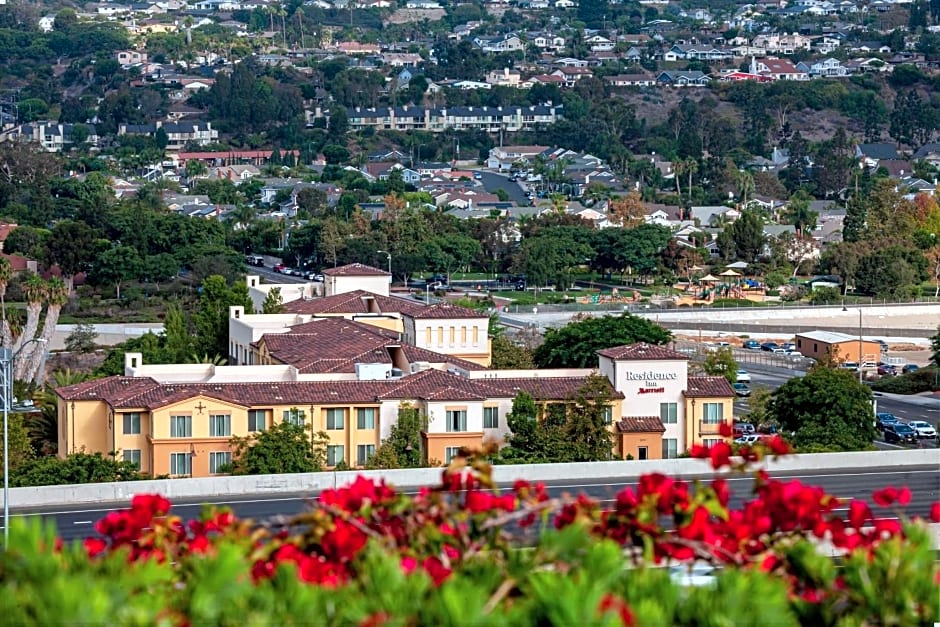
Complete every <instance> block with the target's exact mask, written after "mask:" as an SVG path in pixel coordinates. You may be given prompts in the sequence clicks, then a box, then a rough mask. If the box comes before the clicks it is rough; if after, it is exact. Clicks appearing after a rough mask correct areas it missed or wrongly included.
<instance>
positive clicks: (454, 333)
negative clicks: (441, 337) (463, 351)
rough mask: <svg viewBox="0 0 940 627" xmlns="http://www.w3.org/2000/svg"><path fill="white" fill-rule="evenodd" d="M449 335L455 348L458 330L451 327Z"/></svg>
mask: <svg viewBox="0 0 940 627" xmlns="http://www.w3.org/2000/svg"><path fill="white" fill-rule="evenodd" d="M448 335H449V336H450V345H451V346H453V345H454V340H455V339H456V336H457V330H456V329H455V328H454V327H450V333H449V334H448Z"/></svg>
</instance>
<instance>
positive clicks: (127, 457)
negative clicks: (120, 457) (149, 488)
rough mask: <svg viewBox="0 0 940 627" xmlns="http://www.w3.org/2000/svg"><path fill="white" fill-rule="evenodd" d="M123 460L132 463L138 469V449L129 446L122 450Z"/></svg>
mask: <svg viewBox="0 0 940 627" xmlns="http://www.w3.org/2000/svg"><path fill="white" fill-rule="evenodd" d="M124 461H126V462H130V463H132V464H134V465H135V466H137V469H138V470H140V449H139V448H129V449H127V450H126V451H124Z"/></svg>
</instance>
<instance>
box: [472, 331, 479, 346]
mask: <svg viewBox="0 0 940 627" xmlns="http://www.w3.org/2000/svg"><path fill="white" fill-rule="evenodd" d="M479 343H480V328H479V327H473V345H474V346H476V345H477V344H479Z"/></svg>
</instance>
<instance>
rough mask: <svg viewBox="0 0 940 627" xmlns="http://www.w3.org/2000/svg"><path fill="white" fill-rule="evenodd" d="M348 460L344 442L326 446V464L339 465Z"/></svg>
mask: <svg viewBox="0 0 940 627" xmlns="http://www.w3.org/2000/svg"><path fill="white" fill-rule="evenodd" d="M345 460H346V451H345V450H344V449H343V445H342V444H330V445H329V446H327V447H326V465H327V466H337V465H339V464H340V463H341V462H343V461H345Z"/></svg>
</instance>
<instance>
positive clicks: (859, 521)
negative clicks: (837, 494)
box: [849, 500, 871, 529]
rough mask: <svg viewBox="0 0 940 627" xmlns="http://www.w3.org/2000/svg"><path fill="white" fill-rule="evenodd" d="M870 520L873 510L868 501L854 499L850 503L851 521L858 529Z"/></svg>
mask: <svg viewBox="0 0 940 627" xmlns="http://www.w3.org/2000/svg"><path fill="white" fill-rule="evenodd" d="M868 520H871V510H870V509H869V508H868V503H866V502H865V501H859V500H853V501H852V502H851V503H850V504H849V523H850V524H851V525H852V526H853V527H855V528H856V529H861V528H862V527H863V526H864V525H865V522H866V521H868Z"/></svg>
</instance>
